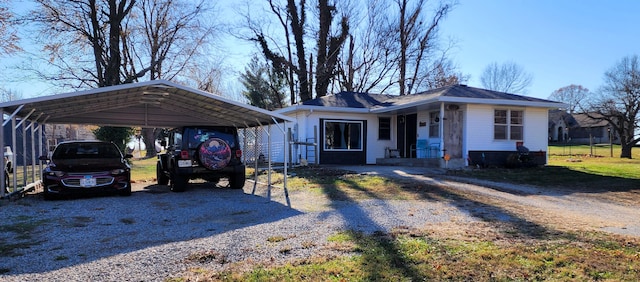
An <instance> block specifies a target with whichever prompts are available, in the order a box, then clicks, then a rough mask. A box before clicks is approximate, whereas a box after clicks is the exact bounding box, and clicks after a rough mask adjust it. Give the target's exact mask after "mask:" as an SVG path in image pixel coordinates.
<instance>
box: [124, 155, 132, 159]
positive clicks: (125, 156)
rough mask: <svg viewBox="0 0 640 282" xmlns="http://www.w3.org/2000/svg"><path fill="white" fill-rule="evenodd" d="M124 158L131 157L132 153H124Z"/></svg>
mask: <svg viewBox="0 0 640 282" xmlns="http://www.w3.org/2000/svg"><path fill="white" fill-rule="evenodd" d="M124 158H125V159H130V158H133V155H132V154H124Z"/></svg>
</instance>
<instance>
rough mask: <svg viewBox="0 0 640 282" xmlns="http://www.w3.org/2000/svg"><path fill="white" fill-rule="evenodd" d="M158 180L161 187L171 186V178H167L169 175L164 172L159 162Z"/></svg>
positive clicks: (157, 166) (157, 167) (157, 169)
mask: <svg viewBox="0 0 640 282" xmlns="http://www.w3.org/2000/svg"><path fill="white" fill-rule="evenodd" d="M156 179H158V184H159V185H167V184H169V177H167V175H166V174H165V173H164V171H163V170H162V167H161V165H160V162H158V164H157V165H156Z"/></svg>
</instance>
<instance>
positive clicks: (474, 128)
mask: <svg viewBox="0 0 640 282" xmlns="http://www.w3.org/2000/svg"><path fill="white" fill-rule="evenodd" d="M494 109H507V108H506V107H499V106H492V105H468V107H467V114H466V119H465V120H466V128H467V133H468V134H466V135H465V139H466V144H467V151H477V150H488V151H515V149H516V140H494V139H493V115H494ZM508 109H515V110H524V140H522V141H523V142H524V146H525V147H527V148H529V150H531V151H540V150H542V151H546V150H547V144H548V140H547V139H548V137H547V135H548V134H547V124H548V121H549V117H548V110H547V109H546V108H518V107H509V108H508Z"/></svg>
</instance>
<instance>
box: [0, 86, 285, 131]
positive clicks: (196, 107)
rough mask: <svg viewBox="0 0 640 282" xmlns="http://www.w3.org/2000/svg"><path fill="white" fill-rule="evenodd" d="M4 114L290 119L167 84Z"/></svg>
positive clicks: (199, 120) (45, 100)
mask: <svg viewBox="0 0 640 282" xmlns="http://www.w3.org/2000/svg"><path fill="white" fill-rule="evenodd" d="M0 109H2V110H3V111H4V112H5V113H6V114H15V116H16V117H18V118H23V119H24V118H26V119H29V120H34V121H36V122H44V123H57V124H95V125H109V126H141V127H163V128H171V127H177V126H183V125H220V126H234V127H238V128H245V127H254V126H259V125H266V124H273V123H279V122H283V121H288V122H291V121H293V120H292V119H291V118H289V117H287V116H284V115H281V114H278V113H274V112H271V111H267V110H264V109H261V108H257V107H254V106H250V105H248V104H243V103H240V102H236V101H232V100H229V99H226V98H223V97H221V96H218V95H213V94H211V93H208V92H205V91H201V90H197V89H193V88H189V87H186V86H182V85H179V84H176V83H172V82H169V81H166V80H152V81H147V82H140V83H131V84H122V85H116V86H109V87H102V88H96V89H91V90H86V91H78V92H70V93H64V94H56V95H49V96H42V97H37V98H31V99H23V100H16V101H10V102H5V103H0Z"/></svg>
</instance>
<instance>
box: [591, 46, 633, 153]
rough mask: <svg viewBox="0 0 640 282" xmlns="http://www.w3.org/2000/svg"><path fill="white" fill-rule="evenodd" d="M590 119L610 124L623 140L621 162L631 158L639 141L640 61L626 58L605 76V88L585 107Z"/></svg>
mask: <svg viewBox="0 0 640 282" xmlns="http://www.w3.org/2000/svg"><path fill="white" fill-rule="evenodd" d="M586 109H587V115H588V116H589V117H590V118H593V119H596V120H605V121H607V122H609V125H610V126H611V130H612V132H615V133H616V135H618V136H619V137H620V145H621V152H620V157H621V158H629V159H631V158H632V155H631V149H632V148H633V147H634V146H635V145H636V144H637V143H638V142H639V141H640V137H639V136H638V134H637V129H638V122H639V120H640V116H639V113H640V59H639V58H638V56H637V55H633V56H627V57H624V58H623V59H622V60H620V61H619V62H618V63H616V65H615V66H613V67H612V68H611V69H609V70H608V71H607V72H605V75H604V85H603V86H602V87H601V89H600V91H599V93H598V94H597V95H596V96H595V97H594V98H593V99H591V100H589V103H588V105H587V107H586Z"/></svg>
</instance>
